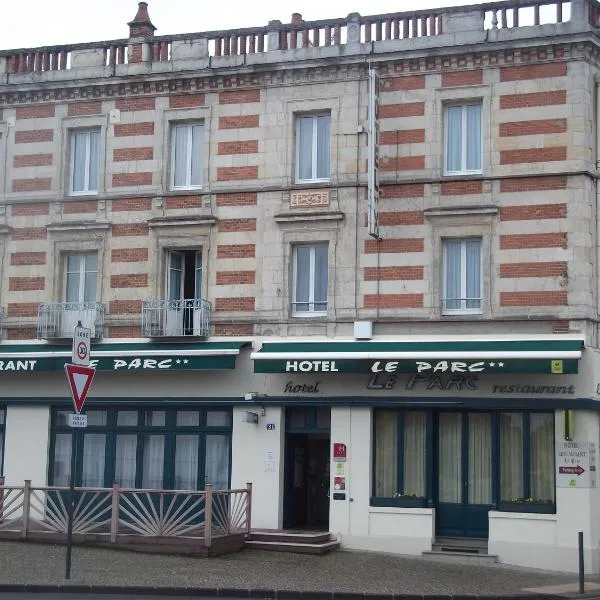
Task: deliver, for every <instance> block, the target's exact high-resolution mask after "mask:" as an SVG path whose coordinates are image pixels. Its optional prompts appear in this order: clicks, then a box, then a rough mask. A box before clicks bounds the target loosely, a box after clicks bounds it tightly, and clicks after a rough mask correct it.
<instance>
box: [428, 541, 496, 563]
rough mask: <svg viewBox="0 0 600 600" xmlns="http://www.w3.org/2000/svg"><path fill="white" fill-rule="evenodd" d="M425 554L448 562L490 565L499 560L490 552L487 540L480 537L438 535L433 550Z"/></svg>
mask: <svg viewBox="0 0 600 600" xmlns="http://www.w3.org/2000/svg"><path fill="white" fill-rule="evenodd" d="M423 556H424V557H426V558H431V559H433V560H440V561H446V562H464V563H470V564H480V565H489V564H494V563H497V562H498V557H497V556H496V555H495V554H488V543H487V540H482V539H479V538H451V537H436V538H435V541H434V542H433V544H432V546H431V551H429V552H423Z"/></svg>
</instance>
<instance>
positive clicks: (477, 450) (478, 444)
mask: <svg viewBox="0 0 600 600" xmlns="http://www.w3.org/2000/svg"><path fill="white" fill-rule="evenodd" d="M467 483H468V490H469V494H468V496H469V497H468V503H469V504H491V503H492V417H491V415H490V414H489V413H469V479H468V482H467Z"/></svg>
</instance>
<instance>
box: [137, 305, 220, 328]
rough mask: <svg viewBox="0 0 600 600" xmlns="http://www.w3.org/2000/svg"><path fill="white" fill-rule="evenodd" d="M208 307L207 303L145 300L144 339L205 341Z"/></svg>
mask: <svg viewBox="0 0 600 600" xmlns="http://www.w3.org/2000/svg"><path fill="white" fill-rule="evenodd" d="M211 310H212V306H211V303H210V302H208V301H207V300H144V301H143V302H142V335H143V336H144V337H188V336H189V337H207V336H208V332H209V327H210V313H211Z"/></svg>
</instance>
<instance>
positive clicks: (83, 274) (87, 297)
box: [65, 253, 98, 303]
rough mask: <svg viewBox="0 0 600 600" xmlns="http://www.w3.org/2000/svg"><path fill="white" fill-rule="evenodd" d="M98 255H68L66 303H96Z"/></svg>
mask: <svg viewBox="0 0 600 600" xmlns="http://www.w3.org/2000/svg"><path fill="white" fill-rule="evenodd" d="M97 279H98V255H97V254H96V253H93V254H68V255H67V256H66V257H65V302H73V303H82V302H96V284H97Z"/></svg>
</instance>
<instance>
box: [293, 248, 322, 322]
mask: <svg viewBox="0 0 600 600" xmlns="http://www.w3.org/2000/svg"><path fill="white" fill-rule="evenodd" d="M327 279H328V265H327V244H302V245H297V246H294V253H293V287H294V289H293V301H292V313H293V314H294V315H295V316H322V315H326V314H327Z"/></svg>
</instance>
